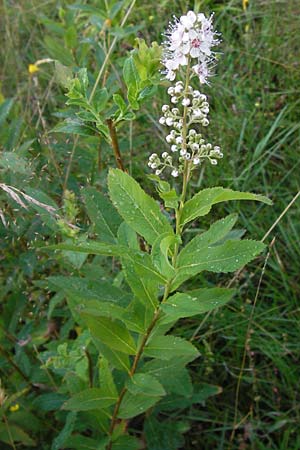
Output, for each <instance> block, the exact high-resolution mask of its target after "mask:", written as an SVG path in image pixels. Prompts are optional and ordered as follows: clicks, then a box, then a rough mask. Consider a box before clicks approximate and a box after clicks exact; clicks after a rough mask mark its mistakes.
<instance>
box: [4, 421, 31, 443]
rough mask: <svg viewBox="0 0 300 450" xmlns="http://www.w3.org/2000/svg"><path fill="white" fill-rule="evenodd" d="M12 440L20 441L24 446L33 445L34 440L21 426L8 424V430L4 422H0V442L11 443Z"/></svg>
mask: <svg viewBox="0 0 300 450" xmlns="http://www.w3.org/2000/svg"><path fill="white" fill-rule="evenodd" d="M11 440H13V442H21V443H22V445H24V446H30V447H34V446H35V445H36V442H35V441H34V440H33V439H32V438H31V437H30V436H29V435H28V434H27V433H26V432H25V431H24V430H22V428H20V427H18V426H16V425H14V424H11V423H10V424H9V432H8V430H7V427H6V425H5V424H4V423H0V442H5V443H6V444H9V445H10V444H11Z"/></svg>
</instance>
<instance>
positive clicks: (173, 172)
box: [171, 169, 178, 178]
mask: <svg viewBox="0 0 300 450" xmlns="http://www.w3.org/2000/svg"><path fill="white" fill-rule="evenodd" d="M171 175H172V177H174V178H176V177H178V170H177V169H173V170H172V172H171Z"/></svg>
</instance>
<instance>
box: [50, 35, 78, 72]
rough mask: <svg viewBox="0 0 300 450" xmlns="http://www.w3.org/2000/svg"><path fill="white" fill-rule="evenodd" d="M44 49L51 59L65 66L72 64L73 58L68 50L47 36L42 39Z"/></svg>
mask: <svg viewBox="0 0 300 450" xmlns="http://www.w3.org/2000/svg"><path fill="white" fill-rule="evenodd" d="M44 43H45V47H46V50H47V52H48V53H49V54H50V56H51V58H53V59H58V60H59V61H60V62H61V63H63V64H66V65H67V66H72V65H73V64H74V60H73V56H72V53H71V51H70V50H68V49H66V48H64V46H63V43H62V41H60V40H58V39H53V38H52V37H50V36H49V35H47V36H46V37H45V39H44Z"/></svg>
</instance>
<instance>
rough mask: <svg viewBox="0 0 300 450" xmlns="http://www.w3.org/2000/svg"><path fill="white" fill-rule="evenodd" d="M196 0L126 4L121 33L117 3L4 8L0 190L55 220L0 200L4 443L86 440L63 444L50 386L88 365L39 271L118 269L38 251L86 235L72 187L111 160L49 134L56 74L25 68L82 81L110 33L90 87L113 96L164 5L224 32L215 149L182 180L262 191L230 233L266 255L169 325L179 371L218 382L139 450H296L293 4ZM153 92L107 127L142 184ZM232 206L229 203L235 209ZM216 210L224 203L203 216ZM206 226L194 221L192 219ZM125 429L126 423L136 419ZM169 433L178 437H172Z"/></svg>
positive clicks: (98, 174)
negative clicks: (217, 303)
mask: <svg viewBox="0 0 300 450" xmlns="http://www.w3.org/2000/svg"><path fill="white" fill-rule="evenodd" d="M195 3H196V5H194V2H183V1H160V2H152V1H150V2H149V1H148V2H146V1H144V0H139V1H137V2H136V4H135V5H134V7H133V9H132V12H131V14H130V16H129V18H128V21H127V22H126V24H125V25H124V26H122V27H121V26H120V23H121V22H122V19H123V17H124V11H125V6H126V5H128V2H115V1H109V0H107V1H104V2H102V1H98V0H90V1H83V0H81V1H79V2H76V3H74V2H73V1H56V0H49V1H44V2H40V1H35V0H22V1H21V2H13V1H8V0H3V2H2V6H1V17H2V22H1V35H2V45H1V48H0V54H1V68H2V69H1V71H2V74H1V92H0V97H1V98H0V103H1V104H0V125H1V130H0V144H1V154H0V174H1V183H4V184H5V185H6V186H7V185H9V186H13V187H15V188H17V189H19V190H21V191H22V192H24V193H26V194H27V195H29V196H31V197H33V198H35V199H37V200H38V201H40V202H43V203H45V204H47V205H50V206H53V207H55V208H57V211H58V216H57V217H55V216H53V214H52V215H51V214H50V213H49V212H48V211H47V210H45V209H43V208H41V206H40V205H37V204H33V203H32V201H31V200H30V199H28V198H27V199H26V198H24V196H22V195H21V194H20V193H19V195H20V199H21V201H22V202H23V203H24V205H23V206H22V205H20V202H19V203H18V202H16V197H15V198H13V195H12V193H10V195H9V193H8V192H7V191H4V190H3V191H2V192H1V194H0V201H1V205H0V207H1V219H2V223H0V237H1V242H0V247H1V271H0V279H1V285H0V293H1V305H0V308H1V319H0V320H1V321H0V325H1V328H0V352H1V360H0V374H1V379H2V389H3V390H2V391H0V403H1V404H2V410H1V411H2V423H1V424H0V441H2V442H1V444H0V445H1V448H3V450H5V449H6V448H7V449H8V448H20V449H21V448H22V449H23V448H28V449H30V448H36V447H37V448H42V449H45V450H47V449H52V450H54V449H60V448H83V447H80V446H79V447H78V446H77V447H76V445H75V444H74V443H73V444H72V445H73V446H72V445H71V444H70V441H69V443H68V445H67V444H65V441H64V438H65V436H66V435H67V433H69V435H70V434H71V433H72V431H73V429H76V430H78V431H80V424H78V423H77V424H76V422H75V420H76V419H74V418H72V417H70V416H68V418H66V412H65V411H62V410H60V407H61V404H62V398H61V393H60V394H58V393H57V389H58V385H60V383H61V381H62V379H64V383H66V386H67V385H68V383H70V377H68V374H69V373H70V374H72V373H73V371H74V370H75V369H74V367H75V366H76V365H77V366H76V370H77V371H79V372H80V371H85V370H87V368H88V358H89V355H88V354H85V353H84V351H83V350H82V348H83V347H82V346H84V345H85V335H84V333H82V330H80V329H78V327H77V325H76V323H75V322H74V319H73V318H72V317H71V316H70V313H69V311H68V308H67V305H66V303H65V301H64V294H63V291H59V289H57V286H56V285H55V283H54V282H52V284H51V282H49V280H48V277H49V276H51V275H57V274H69V273H71V274H75V275H77V276H80V277H84V276H86V275H87V274H89V276H90V279H93V280H94V281H95V283H96V280H97V278H98V277H99V276H101V277H111V276H112V274H113V275H114V276H115V275H116V273H117V272H116V271H115V268H114V267H111V266H110V267H107V265H106V266H105V265H103V264H102V261H101V260H96V262H95V260H90V259H85V258H83V257H78V256H76V257H75V255H74V254H68V253H65V254H64V255H54V254H52V255H50V253H49V252H48V253H47V252H45V251H42V250H36V247H40V246H41V245H42V244H43V241H45V240H47V241H49V242H52V243H54V242H57V241H58V240H61V239H62V238H64V239H66V238H71V237H72V235H74V233H77V232H78V230H79V229H80V230H81V231H86V232H87V231H88V230H89V225H90V223H89V219H88V216H87V212H86V209H85V206H84V202H83V198H82V194H81V188H83V187H87V186H94V187H95V188H97V189H98V190H103V189H105V187H104V186H105V178H106V174H107V169H108V167H113V166H115V160H114V156H113V152H112V150H111V148H110V147H109V146H108V145H107V144H105V143H104V142H101V141H100V142H99V138H97V137H95V136H80V137H78V138H77V137H74V134H71V133H68V130H67V129H66V130H65V131H66V132H65V133H54V132H53V129H54V127H55V126H56V125H57V124H58V123H59V122H60V121H61V118H63V117H64V116H65V111H66V107H65V101H66V97H65V96H64V92H65V89H64V86H63V85H64V79H63V78H64V76H65V71H61V67H60V66H59V65H57V64H56V65H55V64H54V62H44V63H42V64H37V63H36V62H37V61H40V60H43V59H53V60H58V61H59V62H60V63H61V64H63V65H64V66H67V67H70V68H72V69H73V70H74V68H75V70H76V68H77V69H78V68H80V67H84V66H87V67H88V69H89V72H90V74H91V77H92V78H93V77H94V79H95V78H96V76H97V74H98V71H99V68H100V67H101V65H102V63H103V61H104V59H105V55H106V54H107V51H108V48H109V46H110V44H111V43H112V41H113V39H114V38H117V42H116V46H115V47H114V49H113V51H112V54H111V56H110V59H109V63H108V65H107V66H106V71H105V73H104V74H103V78H102V80H101V84H102V83H103V84H104V83H107V85H108V86H112V87H113V86H116V88H115V89H116V91H118V90H121V91H122V79H121V75H120V74H121V72H122V63H123V61H124V58H125V57H126V56H127V55H128V52H129V51H130V50H131V49H132V48H133V46H134V45H135V38H136V36H138V37H140V38H143V39H145V41H146V42H147V44H148V45H150V43H151V42H152V41H153V40H156V41H158V42H161V33H162V32H163V31H164V29H165V28H166V24H167V22H168V21H169V19H170V18H171V16H172V14H177V15H180V14H181V13H182V12H185V11H186V10H187V9H193V8H194V6H195V7H196V8H199V9H200V10H201V11H204V12H205V13H210V12H211V11H215V14H216V16H215V23H216V27H217V29H218V30H219V31H220V32H221V33H222V40H223V43H222V46H221V47H222V48H221V54H220V62H219V65H218V67H217V69H216V76H215V77H214V79H213V80H212V85H211V86H210V87H205V88H204V91H205V93H206V94H207V95H208V96H209V98H210V102H211V114H210V116H211V127H209V128H210V130H209V133H210V136H213V140H214V142H215V143H216V144H217V143H219V144H220V145H221V147H222V149H223V151H224V155H225V157H224V160H222V162H221V163H220V164H219V165H218V166H217V167H216V168H215V167H214V168H212V167H204V168H203V170H202V171H201V173H200V176H199V178H194V179H193V183H192V189H194V190H197V189H199V187H200V186H201V187H208V186H214V185H219V184H220V185H224V186H226V187H233V188H235V189H239V190H249V191H253V192H259V193H262V194H265V195H268V196H270V197H271V198H272V199H273V201H274V206H273V207H266V206H264V207H262V206H260V205H257V204H250V203H249V204H248V203H247V204H241V205H240V207H239V206H238V209H239V214H240V216H239V225H240V229H241V231H242V230H244V228H247V230H248V231H249V234H250V235H251V236H252V237H254V238H257V239H261V238H263V237H264V236H265V234H266V233H267V236H266V238H265V242H267V243H268V244H270V250H269V255H268V256H267V257H266V256H265V257H262V258H261V259H259V260H257V261H256V262H255V264H252V266H251V265H250V266H248V267H247V269H246V270H244V271H243V272H242V273H239V274H238V275H237V276H236V277H235V279H234V280H230V278H228V277H224V276H222V277H216V276H214V277H212V278H211V281H212V282H217V283H218V284H220V285H226V284H228V283H232V284H236V283H238V286H239V295H238V296H237V297H236V298H235V300H234V302H231V303H230V304H229V306H226V307H224V308H223V309H220V310H219V311H217V312H216V313H215V314H211V315H207V316H201V317H196V318H191V319H189V320H183V321H182V322H181V323H180V325H179V329H178V333H179V334H180V335H182V336H185V337H186V338H190V339H191V340H192V341H193V343H194V344H195V345H196V346H197V347H198V348H199V350H200V352H201V354H202V357H201V358H199V359H197V360H196V361H194V362H193V363H192V364H191V365H190V373H191V376H192V378H193V380H194V381H195V382H199V381H201V382H208V383H210V384H214V385H217V386H219V389H218V391H219V395H216V396H214V397H211V398H210V399H208V400H207V401H206V402H205V404H204V403H203V404H200V405H199V404H198V405H194V406H190V407H189V408H178V410H176V411H175V412H174V411H172V413H170V414H169V415H167V414H166V416H165V417H164V418H163V419H164V421H165V422H164V423H165V424H166V429H165V430H164V436H168V433H167V431H166V430H167V429H168V428H167V427H168V426H170V427H171V428H170V429H171V430H172V433H171V434H173V436H175V437H174V439H175V440H176V439H177V441H176V442H175V441H174V442H175V443H173V444H171V443H170V442H171V441H166V442H167V443H166V442H164V443H162V442H163V440H162V438H161V442H160V444H156V446H155V444H153V445H154V446H153V447H152V448H153V449H154V450H159V449H160V448H164V449H169V450H172V449H173V448H182V449H187V450H188V449H210V448H211V449H218V450H222V449H229V448H232V449H239V450H243V449H278V450H279V449H280V450H285V449H295V450H296V449H300V435H299V432H298V428H299V420H300V411H299V408H300V403H299V392H298V385H299V376H300V370H299V331H300V330H299V318H300V309H299V297H300V283H299V273H300V263H299V261H300V247H299V242H300V221H299V217H300V215H299V213H300V206H299V205H300V203H299V199H298V201H297V198H296V197H295V196H296V195H297V192H299V185H300V178H299V165H300V159H299V137H300V133H299V130H300V125H299V83H300V67H299V56H300V55H299V36H298V34H299V33H298V30H299V25H300V19H299V17H300V5H299V2H298V1H297V0H283V1H280V0H278V1H275V0H274V1H263V0H249V1H246V0H244V1H242V0H233V1H221V0H220V1H213V0H203V1H198V2H197V1H196V2H195ZM30 64H31V66H30ZM36 69H38V71H36ZM103 80H104V81H103ZM164 96H165V87H164V86H159V87H158V91H157V94H156V95H154V97H152V98H151V99H149V100H147V102H145V103H144V104H143V106H142V107H141V109H140V110H139V111H138V112H137V121H135V122H128V126H126V127H123V128H121V129H120V130H119V141H120V148H121V154H122V160H123V163H124V165H125V167H126V168H127V169H128V170H129V172H131V173H132V174H133V175H134V176H135V177H136V178H137V179H139V180H140V181H142V183H143V186H144V187H145V189H148V190H150V189H153V188H152V185H151V183H150V181H148V180H147V179H145V171H147V170H148V169H147V168H146V161H147V157H148V155H149V154H150V153H152V152H153V151H157V152H160V151H163V149H164V146H165V143H164V131H163V129H162V128H161V127H160V125H159V124H158V117H159V111H160V107H161V104H162V101H163V98H164ZM1 186H2V185H1ZM2 187H3V186H2ZM13 192H14V193H15V195H16V194H18V192H17V191H13ZM293 199H294V202H293V204H292V205H290V202H291V201H292V200H293ZM17 200H18V199H17ZM25 206H26V208H25ZM226 208H227V209H228V212H230V211H231V209H229V207H226ZM230 208H232V210H235V211H236V208H237V204H235V205H234V206H231V207H230ZM285 209H286V213H285V214H284V216H283V217H282V218H281V214H282V212H283V211H285ZM223 212H224V211H223ZM221 213H222V207H220V208H218V209H216V210H215V213H214V214H215V215H216V216H218V217H219V216H220V217H221ZM279 219H280V220H279ZM277 221H278V223H277V225H276V227H274V228H272V226H273V224H275V223H276V222H277ZM207 225H208V224H207V223H205V221H204V223H201V228H203V229H204V228H205V227H206V226H207ZM195 231H196V230H195ZM187 237H189V236H187ZM198 281H199V280H198ZM119 282H120V280H118V279H116V280H115V281H114V283H115V285H118V283H119ZM80 336H81V342H80V345H81V346H78V340H76V341H75V338H77V337H80ZM74 342H76V345H74V344H73V343H74ZM6 396H7V397H8V400H7V399H6V402H3V400H4V397H6ZM88 420H91V419H90V418H88V419H87V421H88ZM72 421H73V422H72ZM174 424H175V425H174ZM134 426H135V427H136V429H137V430H138V429H139V423H138V422H137V423H136V424H134ZM172 426H173V428H172ZM175 429H176V430H177V431H180V432H185V431H186V433H185V434H184V440H182V438H181V437H180V434H178V436H177V435H176V433H175V432H174V430H175ZM62 430H65V431H64V432H65V436H62V434H61V431H62ZM233 430H235V431H233ZM137 432H138V431H137ZM149 432H150V431H149ZM174 433H175V434H174ZM169 434H170V433H169ZM59 436H60V437H59ZM176 436H177V438H176ZM166 439H167V438H166ZM168 439H169V438H168ZM13 442H14V443H13ZM158 442H159V441H158ZM158 445H163V447H159V446H158ZM172 445H173V446H172ZM180 446H181V447H180ZM86 448H88V447H86ZM90 448H94V447H90ZM149 448H150V447H149ZM123 450H124V449H123Z"/></svg>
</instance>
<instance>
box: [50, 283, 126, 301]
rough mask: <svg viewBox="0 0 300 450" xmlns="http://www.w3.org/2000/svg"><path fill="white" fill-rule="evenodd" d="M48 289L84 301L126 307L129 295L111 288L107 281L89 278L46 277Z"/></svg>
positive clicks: (114, 287) (113, 287)
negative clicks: (68, 294)
mask: <svg viewBox="0 0 300 450" xmlns="http://www.w3.org/2000/svg"><path fill="white" fill-rule="evenodd" d="M48 282H49V286H50V288H52V289H54V290H62V291H63V292H65V293H70V294H71V295H77V297H81V298H82V299H84V300H85V301H88V300H99V301H100V302H110V303H115V304H118V305H120V306H127V305H128V304H129V302H130V298H131V295H130V294H129V293H127V292H124V291H122V290H121V289H119V288H117V287H116V286H113V285H112V284H111V282H108V281H104V280H103V281H97V280H91V279H89V278H80V277H72V276H68V277H67V276H66V277H64V276H59V275H58V276H52V277H48Z"/></svg>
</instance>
